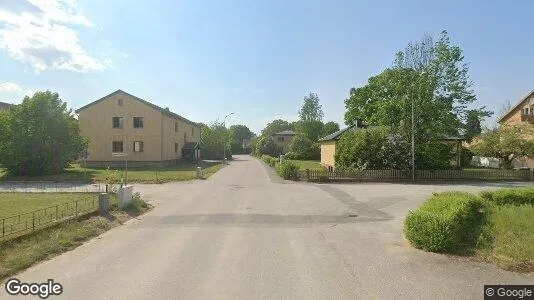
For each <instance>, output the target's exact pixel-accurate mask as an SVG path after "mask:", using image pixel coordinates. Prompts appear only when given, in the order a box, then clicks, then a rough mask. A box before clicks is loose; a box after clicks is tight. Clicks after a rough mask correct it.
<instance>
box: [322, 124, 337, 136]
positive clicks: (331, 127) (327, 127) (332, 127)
mask: <svg viewBox="0 0 534 300" xmlns="http://www.w3.org/2000/svg"><path fill="white" fill-rule="evenodd" d="M337 131H339V124H338V123H336V122H332V121H330V122H326V123H325V124H324V126H323V133H322V136H323V137H324V136H327V135H329V134H332V133H334V132H337Z"/></svg>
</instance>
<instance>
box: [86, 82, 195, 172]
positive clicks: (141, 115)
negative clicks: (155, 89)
mask: <svg viewBox="0 0 534 300" xmlns="http://www.w3.org/2000/svg"><path fill="white" fill-rule="evenodd" d="M76 113H78V120H79V124H80V132H81V135H82V136H84V137H87V138H88V139H89V147H88V151H87V152H88V155H87V158H86V162H87V166H95V167H105V166H115V165H122V164H124V163H126V161H127V163H128V165H130V164H131V165H162V164H172V163H176V162H178V161H180V160H183V159H186V160H191V161H194V160H197V159H199V158H200V150H199V147H198V144H199V142H200V127H199V126H198V125H197V124H196V123H194V122H192V121H189V120H187V119H185V118H183V117H181V116H180V115H178V114H175V113H173V112H171V111H170V110H168V109H164V108H161V107H159V106H157V105H155V104H152V103H150V102H148V101H145V100H143V99H141V98H138V97H136V96H133V95H131V94H128V93H126V92H124V91H122V90H117V91H115V92H113V93H111V94H109V95H107V96H105V97H103V98H101V99H99V100H96V101H94V102H92V103H89V104H87V105H86V106H84V107H81V108H79V109H77V110H76Z"/></svg>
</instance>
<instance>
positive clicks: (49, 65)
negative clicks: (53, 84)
mask: <svg viewBox="0 0 534 300" xmlns="http://www.w3.org/2000/svg"><path fill="white" fill-rule="evenodd" d="M75 26H83V27H93V23H92V22H91V21H90V20H89V19H88V18H86V17H85V16H83V15H82V14H81V13H80V12H79V8H78V6H77V3H76V1H74V0H12V1H7V5H5V6H3V7H2V8H0V49H5V50H6V51H7V52H8V53H9V55H10V56H11V57H13V58H14V59H16V60H19V61H22V62H25V63H28V64H30V65H31V66H32V67H33V69H34V71H35V72H41V71H44V70H47V69H59V70H69V71H75V72H88V71H91V70H103V69H105V68H106V67H108V66H109V65H110V64H111V61H109V60H107V59H99V58H95V57H92V56H91V55H90V54H89V53H88V52H87V51H86V50H85V49H84V48H83V47H82V45H81V44H80V38H79V34H78V31H77V30H76V28H75Z"/></svg>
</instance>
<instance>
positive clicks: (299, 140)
mask: <svg viewBox="0 0 534 300" xmlns="http://www.w3.org/2000/svg"><path fill="white" fill-rule="evenodd" d="M289 153H290V156H291V157H292V158H293V159H301V160H316V159H320V158H321V150H320V148H319V145H317V144H316V143H314V142H312V141H311V140H310V139H308V138H307V137H305V136H303V135H300V134H298V135H296V136H295V137H294V138H293V139H292V140H291V143H290V144H289Z"/></svg>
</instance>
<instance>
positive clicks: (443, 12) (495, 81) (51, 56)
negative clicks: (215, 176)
mask: <svg viewBox="0 0 534 300" xmlns="http://www.w3.org/2000/svg"><path fill="white" fill-rule="evenodd" d="M532 11H534V1H531V0H514V1H505V0H502V1H497V0H490V1H487V0H485V1H482V0H481V1H479V0H472V1H457V0H454V1H432V0H421V1H419V0H417V1H415V0H414V1H396V0H391V1H379V0H377V1H371V0H369V1H356V0H348V1H341V0H329V1H326V0H325V1H314V0H308V1H301V0H289V1H288V0H270V1H244V0H243V1H230V0H229V1H208V0H202V1H198V0H197V1H195V0H191V1H185V0H173V1H171V0H169V1H163V0H153V1H131V0H113V1H110V0H106V1H103V0H79V1H76V0H0V101H3V102H11V103H20V102H21V101H22V99H23V98H24V96H25V95H31V94H32V93H34V92H35V91H39V90H51V91H55V92H58V93H59V95H60V97H61V99H62V100H63V101H65V102H67V103H68V105H69V106H70V107H72V108H73V109H76V108H79V107H81V106H83V105H85V104H87V103H90V102H92V101H94V100H97V99H99V98H101V97H103V96H105V95H107V94H109V93H111V92H113V91H115V90H117V89H121V90H124V91H126V92H128V93H130V94H133V95H135V96H138V97H140V98H143V99H145V100H147V101H150V102H152V103H154V104H157V105H159V106H162V107H169V108H170V109H171V110H172V111H173V112H176V113H178V114H180V115H182V116H184V117H186V118H188V119H190V120H192V121H195V122H204V123H210V122H213V121H216V120H219V121H222V120H223V118H224V116H226V115H228V114H229V113H232V112H233V113H234V114H233V115H231V116H230V117H228V118H227V120H226V125H227V126H229V125H233V124H244V125H247V126H249V128H250V129H251V130H252V131H254V132H256V133H259V132H260V131H261V129H262V128H264V127H265V125H266V124H267V123H268V122H270V121H272V120H274V119H278V118H282V119H285V120H288V121H293V120H296V119H297V118H298V110H299V108H300V107H301V105H302V103H303V97H304V96H305V95H307V94H308V93H310V92H313V93H317V94H318V96H319V98H320V100H321V104H322V108H323V111H324V121H325V122H326V121H335V122H338V123H340V124H341V125H342V126H343V123H344V121H343V116H344V113H345V104H344V100H345V99H346V98H347V96H348V93H349V90H350V88H351V87H359V86H363V85H365V83H366V82H367V79H368V78H369V77H370V76H373V75H377V74H379V73H380V72H381V71H382V70H384V69H385V68H387V67H389V66H391V65H392V63H393V60H394V56H395V53H396V52H397V51H399V50H402V49H404V47H405V46H406V44H407V43H409V42H411V41H418V40H420V39H421V38H422V37H423V35H424V34H432V35H435V36H437V35H438V34H439V32H441V31H442V30H447V31H448V32H449V35H450V38H451V41H452V43H453V44H457V45H459V46H460V47H461V48H462V49H463V51H464V56H465V61H466V62H468V63H469V66H470V73H469V74H470V77H471V79H472V80H473V82H474V88H475V91H476V94H477V98H478V100H477V104H478V105H480V106H486V107H487V108H489V109H490V110H493V111H495V112H496V114H495V115H494V116H493V117H492V118H490V119H489V120H487V122H486V124H487V125H491V124H493V123H494V122H495V120H496V118H497V115H498V113H499V112H500V111H501V109H502V107H503V105H505V104H506V103H507V102H508V101H510V102H511V103H512V104H515V103H516V102H517V101H519V100H520V99H521V98H522V97H523V96H525V95H526V94H527V93H529V92H530V91H531V90H533V89H534V55H533V53H534V22H533V21H532Z"/></svg>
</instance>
